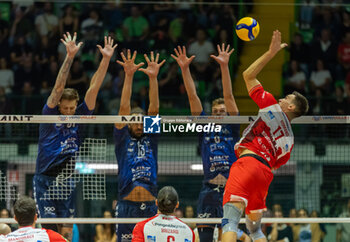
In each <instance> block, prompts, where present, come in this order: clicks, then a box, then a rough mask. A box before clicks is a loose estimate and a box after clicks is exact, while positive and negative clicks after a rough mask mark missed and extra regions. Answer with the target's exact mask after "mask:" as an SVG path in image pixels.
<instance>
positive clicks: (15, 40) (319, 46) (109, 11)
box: [0, 0, 350, 115]
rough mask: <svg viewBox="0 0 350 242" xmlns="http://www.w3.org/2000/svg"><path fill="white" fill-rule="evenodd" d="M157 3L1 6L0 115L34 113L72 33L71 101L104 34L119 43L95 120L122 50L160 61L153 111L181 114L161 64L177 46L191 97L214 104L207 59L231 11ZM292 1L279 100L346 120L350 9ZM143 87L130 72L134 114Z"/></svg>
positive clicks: (226, 36)
mask: <svg viewBox="0 0 350 242" xmlns="http://www.w3.org/2000/svg"><path fill="white" fill-rule="evenodd" d="M193 1H194V0H192V2H193ZM165 2H166V3H165V4H149V5H128V4H120V3H119V4H118V3H114V2H109V3H100V4H96V3H95V4H93V3H84V4H79V3H74V4H67V3H49V2H46V3H44V2H40V3H39V2H34V1H25V2H21V1H13V2H12V3H2V4H3V6H2V8H1V9H2V10H1V11H0V113H3V114H8V113H26V114H37V113H40V110H41V107H42V105H43V103H44V102H45V100H46V98H47V96H48V95H49V93H50V91H51V88H52V86H53V85H54V82H55V79H56V76H57V74H58V71H59V68H60V65H61V63H62V61H63V59H64V56H65V48H64V45H63V44H62V43H61V42H60V38H61V36H62V35H63V34H64V33H65V32H71V33H72V32H77V33H78V40H79V41H83V42H84V45H83V48H82V51H81V52H80V53H79V55H78V57H77V58H76V59H75V61H74V63H73V65H72V68H71V73H70V76H69V79H68V81H67V87H73V88H77V89H78V90H79V93H80V94H83V93H85V91H86V88H87V85H88V83H89V81H90V78H91V76H92V73H93V72H94V70H96V68H97V65H98V63H99V58H100V56H99V52H98V51H97V48H96V44H99V43H101V42H102V39H103V36H104V35H111V36H112V37H113V38H114V39H116V41H117V42H118V44H119V46H118V50H117V51H116V52H117V53H116V56H115V58H113V59H112V60H113V63H111V66H110V68H109V70H108V73H107V76H106V79H105V81H104V83H103V86H102V88H101V91H100V94H99V102H98V105H97V109H96V113H97V114H115V113H116V109H117V107H118V104H119V98H120V94H121V87H122V84H123V79H124V77H123V75H124V73H123V71H122V68H120V67H119V66H118V65H117V64H116V63H115V62H114V60H116V59H118V58H119V54H118V53H120V52H121V51H122V50H123V49H125V48H130V49H132V50H137V51H138V56H137V62H141V61H144V60H143V54H144V53H147V52H149V51H151V50H153V51H157V52H158V53H160V55H161V58H163V59H166V60H167V62H166V66H165V68H162V70H161V73H160V75H159V89H160V92H159V93H160V98H161V109H162V108H164V109H167V110H172V109H175V110H181V109H184V107H186V103H183V102H181V101H180V102H179V101H178V100H181V99H183V97H182V96H184V95H185V90H184V86H183V83H182V82H181V81H180V80H181V78H180V75H181V73H180V72H179V69H178V67H177V65H176V63H175V62H174V61H173V60H172V58H171V57H170V54H171V53H172V52H173V49H174V47H176V46H177V45H186V46H187V48H188V50H189V54H194V55H196V58H195V60H194V62H193V66H192V71H193V74H194V76H195V80H196V85H197V89H198V93H199V95H200V96H201V97H202V98H204V99H205V98H210V99H214V98H215V97H218V96H220V95H221V93H222V90H221V85H220V70H219V68H218V66H217V65H215V63H213V62H212V60H211V58H210V57H209V55H210V54H213V53H215V52H216V45H217V44H219V43H225V44H230V45H231V46H232V44H233V38H234V34H233V26H234V25H235V23H236V18H237V12H238V6H237V5H225V6H224V7H222V6H221V5H205V4H191V1H181V0H176V1H175V2H176V4H174V3H173V1H170V0H167V1H165ZM301 2H302V3H303V5H300V6H299V7H298V8H299V9H298V8H297V9H298V13H299V14H298V15H299V17H298V19H296V23H295V25H296V27H295V31H293V32H294V33H295V34H294V36H293V37H292V38H291V43H290V45H289V52H290V60H289V61H288V62H287V63H286V64H285V66H284V75H283V82H284V92H285V93H289V92H290V91H291V90H298V91H300V92H301V93H303V94H306V95H308V97H309V98H310V100H311V110H310V114H315V115H317V114H333V115H342V114H346V113H348V112H349V110H348V109H349V107H350V105H349V103H350V72H349V71H350V8H349V7H344V6H346V5H336V4H334V3H340V2H343V3H345V2H346V1H328V0H323V1H321V0H320V1H317V0H304V1H301ZM318 3H325V4H327V3H328V5H319V4H318ZM4 6H5V7H4ZM6 6H7V7H6ZM248 6H249V5H248ZM248 11H249V9H248ZM147 88H148V82H147V78H146V77H145V75H144V74H143V73H141V72H140V73H137V75H136V76H135V82H134V90H133V92H134V95H135V100H136V102H137V103H136V104H137V105H139V106H141V107H145V106H147V98H146V96H147ZM8 97H10V98H8ZM14 97H16V98H14Z"/></svg>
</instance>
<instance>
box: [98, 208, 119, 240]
mask: <svg viewBox="0 0 350 242" xmlns="http://www.w3.org/2000/svg"><path fill="white" fill-rule="evenodd" d="M103 217H104V218H112V213H111V212H110V211H104V213H103ZM95 230H96V236H95V240H94V241H95V242H116V241H117V235H116V233H115V225H113V224H98V225H96V227H95Z"/></svg>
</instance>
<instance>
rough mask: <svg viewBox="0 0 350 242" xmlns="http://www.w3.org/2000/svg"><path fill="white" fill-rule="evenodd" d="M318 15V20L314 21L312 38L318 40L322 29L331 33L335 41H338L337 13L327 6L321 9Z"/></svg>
mask: <svg viewBox="0 0 350 242" xmlns="http://www.w3.org/2000/svg"><path fill="white" fill-rule="evenodd" d="M320 13H321V15H320V16H319V19H317V21H315V26H314V29H315V33H314V36H315V37H316V38H318V37H319V36H320V35H321V32H322V29H325V28H326V29H329V30H330V31H331V33H332V36H333V38H334V39H335V40H336V39H338V38H339V37H340V36H339V34H340V31H339V30H340V29H339V23H338V19H339V17H338V11H334V10H332V8H330V7H328V6H324V7H322V8H321V11H320Z"/></svg>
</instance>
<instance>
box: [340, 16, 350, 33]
mask: <svg viewBox="0 0 350 242" xmlns="http://www.w3.org/2000/svg"><path fill="white" fill-rule="evenodd" d="M340 32H341V35H340V36H341V38H343V37H344V36H345V33H347V32H350V13H349V12H348V11H346V10H343V11H342V13H341V23H340Z"/></svg>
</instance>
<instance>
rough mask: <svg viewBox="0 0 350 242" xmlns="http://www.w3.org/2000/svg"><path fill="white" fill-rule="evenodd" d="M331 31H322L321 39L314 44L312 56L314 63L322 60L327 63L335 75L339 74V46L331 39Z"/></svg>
mask: <svg viewBox="0 0 350 242" xmlns="http://www.w3.org/2000/svg"><path fill="white" fill-rule="evenodd" d="M331 34H332V33H331V31H330V30H329V29H323V30H322V31H321V38H320V39H319V40H317V41H316V42H315V43H314V44H313V48H312V52H311V53H310V56H312V57H313V61H315V62H316V61H317V60H318V59H321V60H322V61H323V62H324V63H327V65H328V68H329V69H330V71H331V73H332V74H333V75H336V73H337V70H336V68H337V65H338V62H337V44H336V43H335V41H333V40H332V39H331Z"/></svg>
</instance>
